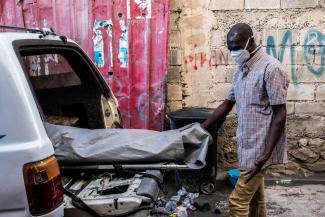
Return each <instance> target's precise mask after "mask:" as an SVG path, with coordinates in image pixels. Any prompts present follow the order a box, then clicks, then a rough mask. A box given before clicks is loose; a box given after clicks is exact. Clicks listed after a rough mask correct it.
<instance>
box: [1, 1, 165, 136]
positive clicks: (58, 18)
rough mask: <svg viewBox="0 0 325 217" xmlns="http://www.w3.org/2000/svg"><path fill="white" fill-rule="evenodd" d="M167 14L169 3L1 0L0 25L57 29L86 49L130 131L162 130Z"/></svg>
mask: <svg viewBox="0 0 325 217" xmlns="http://www.w3.org/2000/svg"><path fill="white" fill-rule="evenodd" d="M168 13H169V8H168V0H0V25H11V26H19V27H29V28H35V27H38V28H42V27H53V28H54V30H55V32H56V33H57V34H58V35H65V36H67V37H70V38H72V39H74V40H75V41H77V42H78V43H79V44H80V45H81V47H82V48H83V49H84V50H85V51H86V52H87V53H88V55H90V56H91V57H92V59H93V60H94V62H95V64H96V65H97V67H98V68H99V70H100V71H101V73H102V74H103V76H104V77H105V79H106V81H107V83H108V84H109V86H110V87H111V88H112V90H113V92H114V93H115V95H116V97H117V99H118V101H119V104H120V108H121V112H122V116H123V122H124V123H123V124H124V127H127V128H147V129H155V130H163V125H164V115H165V114H164V110H165V92H166V91H165V83H166V76H167V43H168V21H169V16H168V15H169V14H168ZM108 72H113V74H112V75H110V73H108Z"/></svg>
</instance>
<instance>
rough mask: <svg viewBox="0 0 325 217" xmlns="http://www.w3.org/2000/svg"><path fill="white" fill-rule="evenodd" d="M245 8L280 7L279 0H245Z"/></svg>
mask: <svg viewBox="0 0 325 217" xmlns="http://www.w3.org/2000/svg"><path fill="white" fill-rule="evenodd" d="M245 8H246V9H277V8H280V0H269V1H261V0H246V1H245Z"/></svg>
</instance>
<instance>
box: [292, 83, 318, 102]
mask: <svg viewBox="0 0 325 217" xmlns="http://www.w3.org/2000/svg"><path fill="white" fill-rule="evenodd" d="M314 89H315V86H314V84H297V85H294V84H290V85H289V88H288V95H287V100H294V101H298V100H314Z"/></svg>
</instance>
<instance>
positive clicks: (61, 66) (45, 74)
mask: <svg viewBox="0 0 325 217" xmlns="http://www.w3.org/2000/svg"><path fill="white" fill-rule="evenodd" d="M23 62H24V64H25V66H26V69H27V72H28V75H29V77H30V80H31V82H32V85H33V88H34V89H35V90H42V89H52V88H59V87H69V86H78V85H81V81H80V79H79V77H78V75H77V74H76V73H75V71H74V70H73V69H72V67H71V66H70V64H69V62H68V61H67V60H66V59H65V57H64V56H63V55H61V54H41V55H28V56H24V57H23Z"/></svg>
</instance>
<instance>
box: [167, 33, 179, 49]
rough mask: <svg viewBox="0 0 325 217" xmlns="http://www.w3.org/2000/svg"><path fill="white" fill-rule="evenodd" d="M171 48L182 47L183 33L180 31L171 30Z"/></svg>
mask: <svg viewBox="0 0 325 217" xmlns="http://www.w3.org/2000/svg"><path fill="white" fill-rule="evenodd" d="M169 47H171V48H180V47H181V32H180V31H178V30H171V31H170V33H169Z"/></svg>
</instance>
